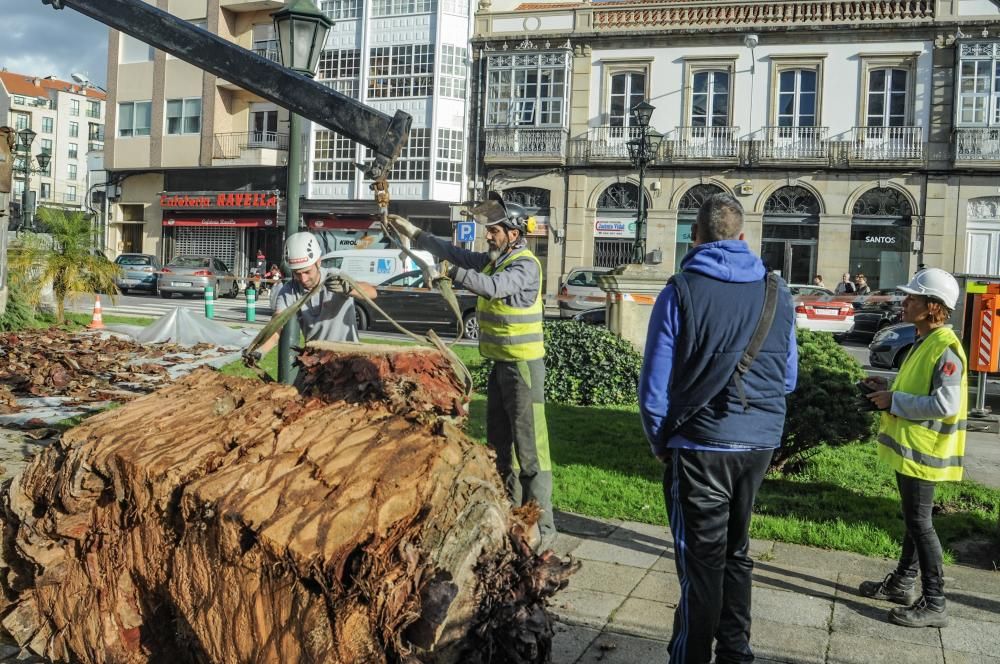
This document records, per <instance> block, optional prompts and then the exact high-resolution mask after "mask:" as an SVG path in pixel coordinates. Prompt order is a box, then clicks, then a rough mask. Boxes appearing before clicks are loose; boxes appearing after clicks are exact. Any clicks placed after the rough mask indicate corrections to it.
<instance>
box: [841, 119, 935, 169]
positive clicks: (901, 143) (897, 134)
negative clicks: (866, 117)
mask: <svg viewBox="0 0 1000 664" xmlns="http://www.w3.org/2000/svg"><path fill="white" fill-rule="evenodd" d="M923 158H924V140H923V128H922V127H855V128H854V135H853V138H852V139H851V146H850V152H849V154H848V159H850V160H851V161H920V160H922V159H923Z"/></svg>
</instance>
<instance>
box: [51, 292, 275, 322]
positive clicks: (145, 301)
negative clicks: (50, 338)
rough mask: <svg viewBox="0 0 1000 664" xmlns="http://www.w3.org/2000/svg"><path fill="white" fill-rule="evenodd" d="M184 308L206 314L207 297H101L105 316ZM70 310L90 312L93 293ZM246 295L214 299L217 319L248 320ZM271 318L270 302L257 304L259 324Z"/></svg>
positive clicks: (158, 313) (157, 314)
mask: <svg viewBox="0 0 1000 664" xmlns="http://www.w3.org/2000/svg"><path fill="white" fill-rule="evenodd" d="M178 307H182V308H185V309H190V310H191V311H193V312H195V313H199V314H204V313H205V300H203V299H202V298H200V297H198V298H186V297H179V296H174V297H173V298H171V299H169V300H165V299H163V298H161V297H159V296H158V295H139V294H136V295H116V296H115V297H114V302H112V301H111V298H110V297H109V296H107V295H104V296H102V297H101V312H102V314H103V315H105V316H108V315H115V316H140V317H146V318H159V317H160V316H162V315H164V314H166V313H169V312H171V311H173V310H174V309H176V308H178ZM68 308H69V310H70V311H76V312H80V313H90V312H91V311H93V308H94V302H93V299H92V298H91V297H90V296H87V297H80V298H77V299H76V300H74V301H72V302H70V303H69V305H68ZM246 310H247V305H246V298H244V297H243V295H240V296H239V297H237V298H233V299H230V298H225V297H224V298H220V299H217V300H215V319H216V320H218V321H220V322H223V323H241V322H246ZM269 320H271V307H270V305H269V303H268V302H266V301H265V302H263V303H258V304H257V320H256V323H257V324H260V325H263V324H266V323H267V322H268V321H269Z"/></svg>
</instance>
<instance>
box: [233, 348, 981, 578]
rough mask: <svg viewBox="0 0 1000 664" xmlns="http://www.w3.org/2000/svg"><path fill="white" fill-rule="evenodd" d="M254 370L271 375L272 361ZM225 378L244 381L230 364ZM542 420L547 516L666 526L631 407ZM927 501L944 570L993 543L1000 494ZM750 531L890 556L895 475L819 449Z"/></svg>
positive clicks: (775, 486) (479, 427)
mask: <svg viewBox="0 0 1000 664" xmlns="http://www.w3.org/2000/svg"><path fill="white" fill-rule="evenodd" d="M373 341H376V342H379V343H384V341H382V340H373ZM453 349H454V350H455V352H456V354H458V356H459V357H460V358H462V360H463V361H464V362H466V364H468V365H470V366H472V365H474V364H477V363H478V362H479V361H480V358H479V353H478V350H477V349H476V347H475V346H453ZM261 364H262V366H263V367H264V368H265V369H267V370H268V372H269V373H271V374H272V375H274V374H275V373H276V369H275V366H276V353H275V352H274V351H272V352H271V353H269V354H268V355H267V356H266V357H265V358H264V360H263V361H262V363H261ZM224 371H225V372H226V373H232V374H237V375H248V376H249V375H251V374H250V372H249V371H248V370H247V369H246V368H245V367H243V366H242V365H240V364H239V363H234V364H232V365H229V366H228V367H226V368H225V369H224ZM470 411H471V412H470V418H469V422H468V426H467V432H468V433H469V435H470V436H471V437H472V438H474V439H476V440H478V441H480V442H483V443H485V441H486V429H485V416H486V399H485V397H484V396H482V395H478V394H477V395H474V396H473V399H472V404H471V408H470ZM546 414H547V417H548V426H549V440H550V444H551V446H552V458H553V463H554V465H555V468H554V492H553V501H554V503H555V507H556V508H558V509H563V510H569V511H572V512H577V513H580V514H585V515H590V516H598V517H608V518H617V519H627V520H630V521H641V522H644V523H660V524H666V522H667V517H666V510H665V507H664V501H663V489H662V484H661V478H662V474H663V466H661V465H660V464H659V462H657V461H656V460H655V459H654V458H653V457H652V455H650V453H649V449H648V446H647V445H646V441H645V438H644V436H643V433H642V427H641V425H640V424H639V416H638V410H637V409H636V408H634V407H633V408H583V407H578V406H566V405H562V404H554V403H550V404H547V405H546ZM936 503H937V505H936V509H935V517H934V523H935V526H936V528H937V531H938V535H939V536H940V538H941V543H942V545H943V546H944V548H945V560H946V562H949V563H951V562H953V561H954V554H953V552H952V551H951V546H952V545H953V544H955V543H957V542H960V541H961V540H964V539H969V538H983V537H996V532H997V530H996V527H997V526H996V524H997V513H998V505H1000V490H995V489H989V488H986V487H983V486H980V485H978V484H976V483H974V482H970V481H966V482H961V483H944V484H942V485H940V487H939V488H938V491H937V495H936ZM750 532H751V535H752V536H753V537H757V538H762V539H774V540H778V541H782V542H790V543H795V544H806V545H810V546H817V547H822V548H827V549H838V550H843V551H853V552H856V553H861V554H865V555H870V556H887V557H890V558H894V557H896V556H898V555H899V551H900V543H901V541H902V537H903V521H902V518H901V516H900V507H899V495H898V493H897V491H896V486H895V480H894V477H893V475H892V473H891V472H890V471H889V470H888V469H887V468H886V467H885V466H882V465H881V464H880V463H879V462H878V460H877V458H876V452H875V444H874V443H855V444H852V445H847V446H844V447H839V448H828V449H824V450H822V451H821V452H820V453H819V454H817V455H816V456H814V457H812V458H811V459H810V460H808V461H807V462H806V463H805V464H804V468H803V470H802V471H801V472H799V473H798V474H795V475H782V474H778V473H772V474H771V475H769V476H768V477H767V479H765V481H764V486H763V487H762V489H761V492H760V495H759V497H758V501H757V507H756V511H755V516H754V519H753V523H752V526H751V531H750Z"/></svg>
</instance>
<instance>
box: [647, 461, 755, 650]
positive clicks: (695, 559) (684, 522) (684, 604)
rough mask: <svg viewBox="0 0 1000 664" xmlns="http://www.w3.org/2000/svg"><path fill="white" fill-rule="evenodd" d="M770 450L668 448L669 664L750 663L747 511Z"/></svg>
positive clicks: (665, 487) (665, 484)
mask: <svg viewBox="0 0 1000 664" xmlns="http://www.w3.org/2000/svg"><path fill="white" fill-rule="evenodd" d="M772 454H773V450H748V451H739V452H721V451H720V452H716V451H711V452H701V451H695V450H673V451H672V455H671V459H670V462H669V463H668V464H667V470H666V472H665V473H664V477H663V492H664V495H665V497H666V502H667V514H668V515H669V518H670V531H671V532H672V533H673V536H674V550H675V551H674V553H675V556H676V560H675V563H676V565H677V577H678V581H679V582H680V587H681V596H680V602H679V603H678V605H677V609H676V610H675V611H674V631H673V635H672V636H671V639H670V646H669V651H670V662H671V664H707V663H708V662H711V661H712V641H713V639H714V640H715V642H716V646H715V655H716V660H715V661H716V662H717V663H718V664H728V663H730V662H752V661H753V659H754V655H753V651H752V650H751V649H750V589H751V578H750V577H751V573H752V572H753V560H752V559H751V558H750V554H749V549H750V534H749V531H750V515H751V512H752V511H753V504H754V500H755V499H756V497H757V491H758V489H760V484H761V482H762V481H763V480H764V474H765V473H766V472H767V467H768V465H769V464H770V463H771V455H772Z"/></svg>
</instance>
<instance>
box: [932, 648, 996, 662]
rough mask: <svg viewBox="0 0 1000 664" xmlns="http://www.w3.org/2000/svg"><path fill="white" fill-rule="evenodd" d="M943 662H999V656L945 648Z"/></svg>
mask: <svg viewBox="0 0 1000 664" xmlns="http://www.w3.org/2000/svg"><path fill="white" fill-rule="evenodd" d="M944 664H1000V657H990V656H989V655H973V654H971V653H967V652H956V651H954V650H947V649H945V651H944Z"/></svg>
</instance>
